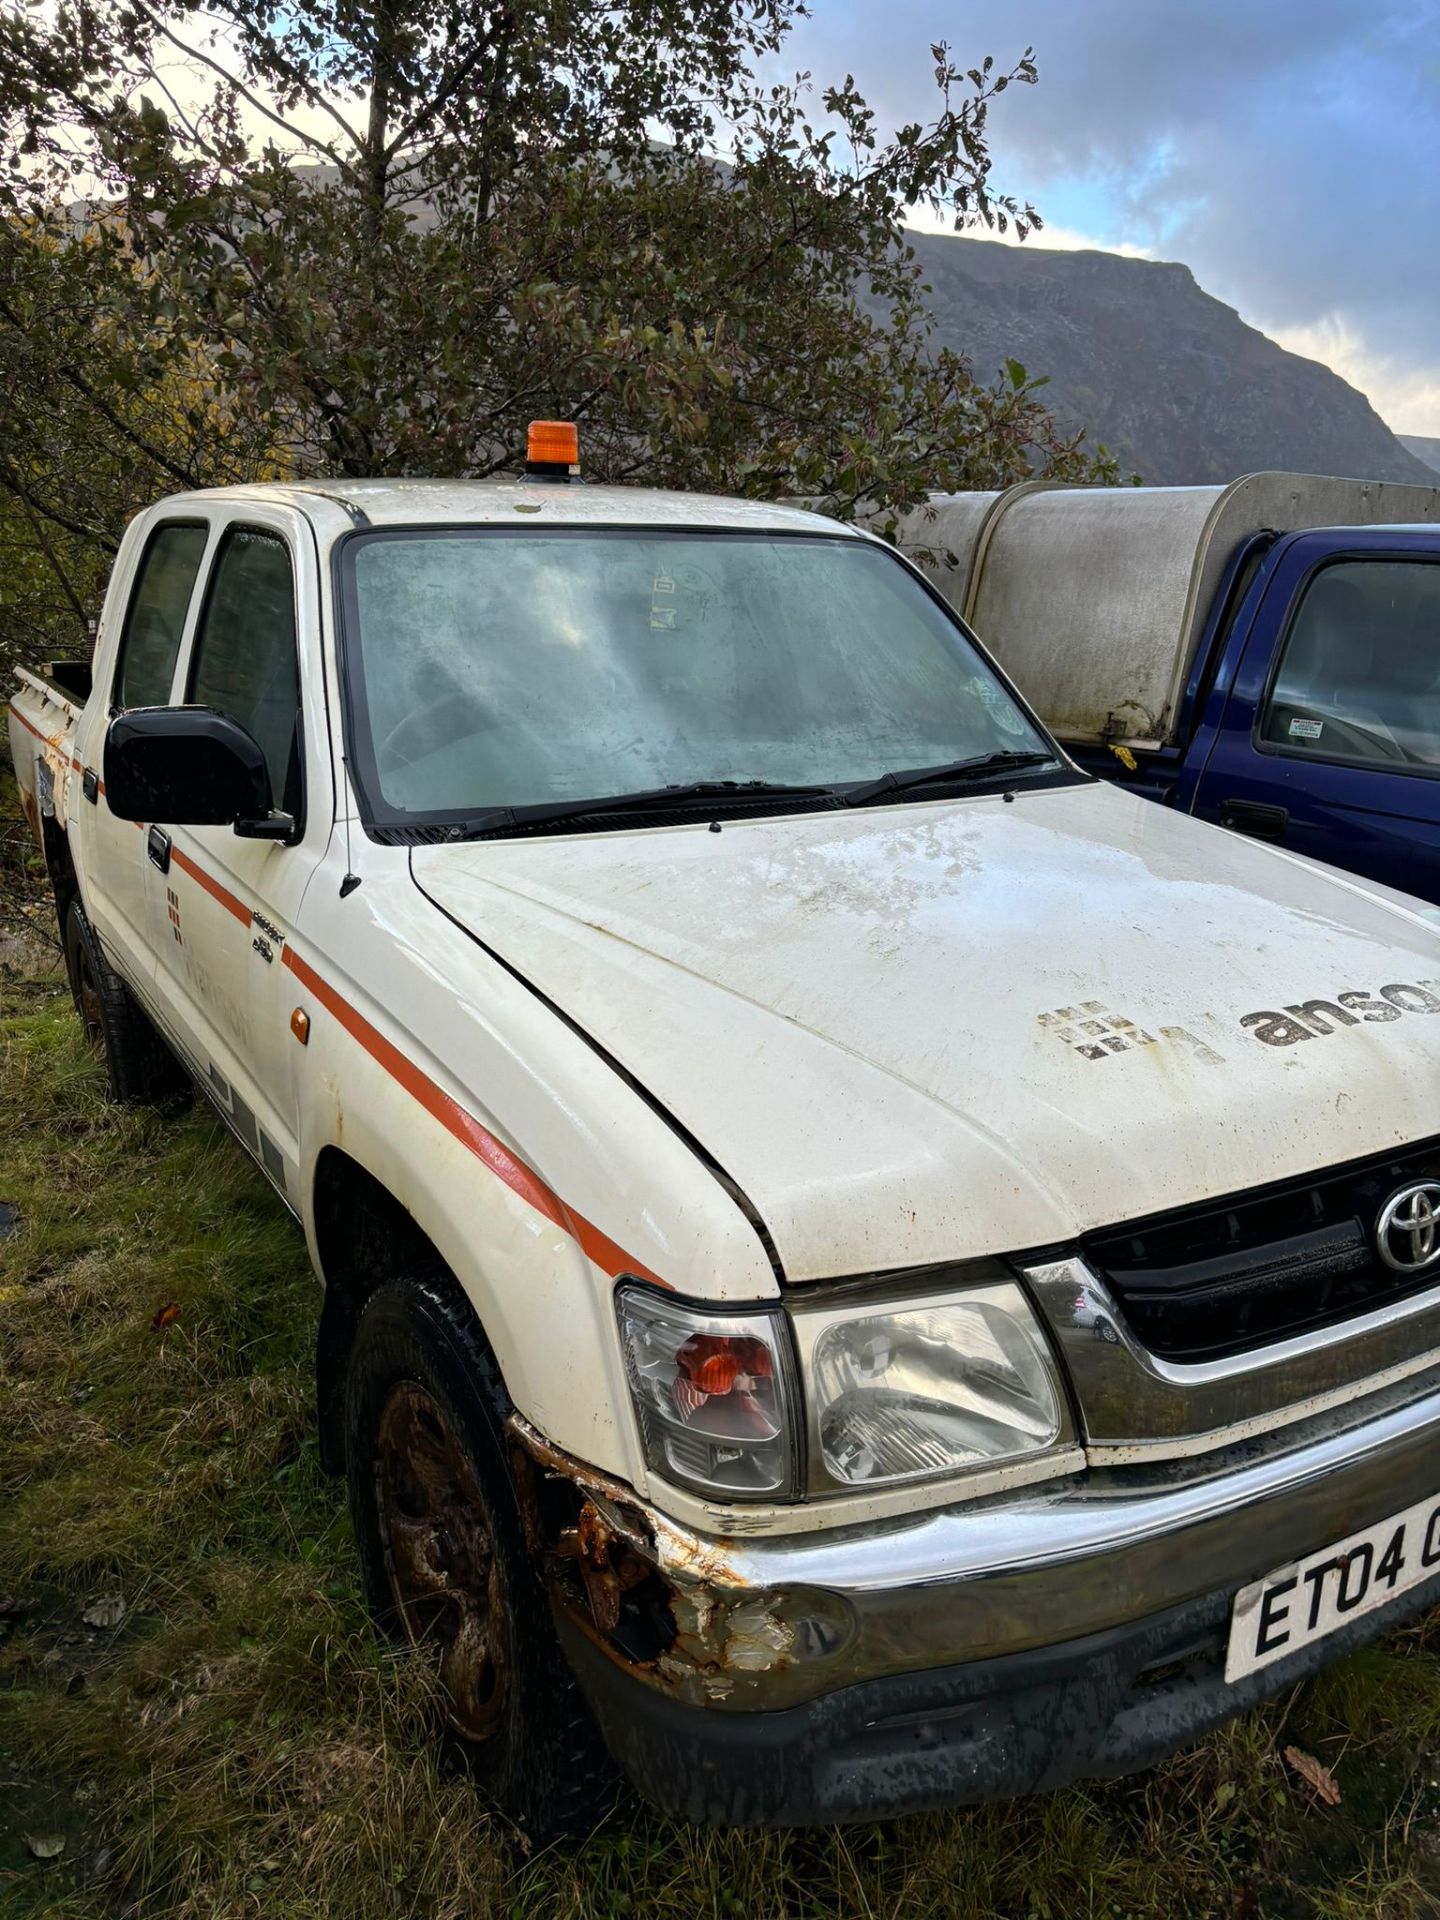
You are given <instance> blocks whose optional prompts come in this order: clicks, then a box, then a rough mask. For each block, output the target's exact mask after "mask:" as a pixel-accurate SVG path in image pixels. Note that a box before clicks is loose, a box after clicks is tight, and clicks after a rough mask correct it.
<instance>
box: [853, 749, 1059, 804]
mask: <svg viewBox="0 0 1440 1920" xmlns="http://www.w3.org/2000/svg"><path fill="white" fill-rule="evenodd" d="M1054 764H1055V755H1054V754H1053V753H1036V752H1019V751H1017V750H1016V749H1013V748H1011V749H1009V750H1007V751H1004V752H1001V753H979V754H975V755H973V756H972V757H971V758H970V759H969V760H949V761H947V762H946V763H945V764H944V765H943V766H939V767H909V768H906V769H904V770H902V771H901V772H899V773H882V774H881V775H880V777H879V779H878V780H867V781H866V782H865V784H864V785H863V786H859V787H851V788H849V789H848V790H847V791H846V792H845V793H844V794H843V795H842V796H841V797H842V799H843V800H844V802H845V805H846V806H847V807H865V806H869V804H870V802H871V801H872V800H886V799H888V798H889V797H890V795H891V794H892V793H907V792H908V791H909V790H910V788H912V787H943V786H948V785H949V784H950V782H951V781H952V780H953V781H954V782H955V783H956V784H957V785H960V784H962V783H963V782H965V781H967V780H983V779H984V778H985V777H986V775H987V774H995V773H1012V772H1014V771H1016V770H1017V769H1018V768H1020V767H1039V766H1045V765H1050V766H1053V765H1054Z"/></svg>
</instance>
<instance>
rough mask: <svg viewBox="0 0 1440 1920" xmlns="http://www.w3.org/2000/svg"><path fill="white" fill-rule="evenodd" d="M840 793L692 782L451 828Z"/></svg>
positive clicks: (471, 833) (498, 813)
mask: <svg viewBox="0 0 1440 1920" xmlns="http://www.w3.org/2000/svg"><path fill="white" fill-rule="evenodd" d="M839 793H840V789H839V788H837V787H827V786H787V785H786V784H785V783H784V782H783V781H776V780H687V781H684V782H682V783H680V784H678V785H676V786H673V787H645V788H643V789H641V791H639V792H638V793H607V794H603V795H601V796H600V797H599V798H598V799H592V800H542V801H538V802H536V803H535V804H533V805H526V806H519V807H491V808H490V809H489V811H488V812H486V813H478V814H476V815H475V817H474V819H472V820H461V821H458V822H457V823H456V824H455V826H454V827H453V828H452V829H451V838H452V839H455V840H470V839H476V838H479V837H481V836H483V835H484V834H487V833H503V832H505V831H506V829H507V828H508V829H511V830H519V829H522V828H525V827H544V826H558V825H560V824H561V823H562V822H564V821H567V820H588V819H589V818H590V817H591V816H592V815H596V814H606V813H663V812H665V811H666V809H667V808H670V807H674V806H684V804H685V803H686V802H687V801H689V800H715V801H721V802H723V801H727V800H728V801H731V802H741V803H743V802H744V801H746V800H763V799H765V798H767V797H768V796H769V795H772V794H773V795H775V796H776V797H777V798H779V799H791V800H819V799H832V798H835V797H837V796H838V795H839Z"/></svg>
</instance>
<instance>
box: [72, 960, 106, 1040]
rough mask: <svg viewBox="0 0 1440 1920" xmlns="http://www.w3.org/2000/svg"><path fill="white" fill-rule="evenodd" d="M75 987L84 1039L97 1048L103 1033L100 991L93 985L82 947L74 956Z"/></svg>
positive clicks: (91, 974) (88, 962)
mask: <svg viewBox="0 0 1440 1920" xmlns="http://www.w3.org/2000/svg"><path fill="white" fill-rule="evenodd" d="M75 986H76V997H77V999H78V1000H79V1002H80V1021H81V1025H82V1026H83V1027H84V1029H85V1038H86V1039H87V1040H88V1041H89V1042H90V1044H91V1045H92V1046H98V1045H99V1044H100V1040H101V1036H102V1033H103V1029H102V1027H101V1025H100V990H99V988H98V987H97V986H96V985H95V975H94V972H93V971H92V970H91V966H90V956H89V954H87V953H86V951H85V949H84V947H81V948H80V950H79V952H78V953H77V954H76V956H75Z"/></svg>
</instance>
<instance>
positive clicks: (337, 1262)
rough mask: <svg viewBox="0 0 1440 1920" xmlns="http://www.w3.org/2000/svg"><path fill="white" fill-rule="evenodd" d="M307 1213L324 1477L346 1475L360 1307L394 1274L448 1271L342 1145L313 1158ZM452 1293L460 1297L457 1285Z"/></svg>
mask: <svg viewBox="0 0 1440 1920" xmlns="http://www.w3.org/2000/svg"><path fill="white" fill-rule="evenodd" d="M312 1208H313V1211H312V1216H311V1219H312V1231H313V1234H314V1251H315V1256H316V1259H317V1261H318V1264H319V1268H320V1277H321V1279H322V1280H323V1281H324V1283H325V1301H324V1305H323V1307H322V1308H321V1312H320V1326H319V1330H318V1332H317V1334H316V1341H315V1400H316V1412H317V1416H318V1420H319V1433H320V1459H321V1463H322V1465H323V1466H324V1468H325V1470H326V1472H327V1473H335V1474H338V1473H343V1472H344V1470H345V1437H344V1436H345V1368H346V1363H347V1361H348V1359H349V1354H350V1343H351V1341H352V1340H353V1339H354V1337H355V1328H356V1326H357V1325H358V1323H359V1319H360V1315H361V1312H362V1311H363V1309H364V1306H365V1302H366V1301H367V1300H368V1299H369V1298H370V1296H371V1294H372V1293H373V1292H374V1291H375V1289H376V1288H377V1287H378V1286H379V1285H380V1284H381V1282H382V1281H384V1280H387V1279H391V1278H393V1277H394V1276H395V1275H396V1274H397V1273H406V1272H419V1271H422V1270H424V1269H426V1268H435V1269H438V1270H443V1271H445V1272H447V1273H448V1272H449V1268H448V1266H447V1264H446V1262H445V1260H444V1258H443V1256H442V1255H441V1253H440V1250H439V1248H438V1247H437V1246H436V1245H435V1242H434V1241H433V1240H432V1239H431V1238H430V1236H429V1234H427V1233H426V1231H425V1229H424V1228H423V1227H422V1226H421V1225H420V1223H419V1221H418V1220H416V1219H415V1217H414V1215H413V1214H411V1213H410V1212H409V1211H408V1209H407V1208H406V1207H405V1206H404V1205H403V1204H402V1203H401V1201H399V1200H397V1199H396V1197H395V1195H394V1194H393V1193H391V1191H390V1189H389V1188H388V1187H387V1186H386V1185H385V1184H384V1182H383V1181H381V1180H380V1179H378V1178H377V1177H376V1175H375V1174H373V1173H371V1171H370V1170H369V1168H368V1167H365V1166H363V1165H362V1164H361V1163H360V1161H358V1160H356V1159H355V1158H354V1157H353V1156H352V1155H351V1154H348V1153H346V1152H345V1150H344V1149H343V1148H341V1147H337V1146H326V1147H323V1148H322V1149H321V1151H320V1153H319V1155H318V1157H317V1159H316V1162H315V1177H314V1185H313V1188H312ZM456 1292H457V1294H460V1295H462V1297H463V1289H462V1288H460V1287H459V1286H458V1284H457V1286H456ZM472 1311H473V1309H472Z"/></svg>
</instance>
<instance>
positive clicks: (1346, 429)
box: [910, 234, 1440, 486]
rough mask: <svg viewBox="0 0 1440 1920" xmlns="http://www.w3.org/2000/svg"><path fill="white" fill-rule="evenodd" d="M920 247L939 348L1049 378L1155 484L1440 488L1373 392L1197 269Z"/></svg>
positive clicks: (968, 244) (987, 243) (1052, 397)
mask: <svg viewBox="0 0 1440 1920" xmlns="http://www.w3.org/2000/svg"><path fill="white" fill-rule="evenodd" d="M910 239H911V241H912V243H913V245H914V247H915V252H916V254H917V256H918V257H919V260H920V262H921V265H922V266H923V268H924V271H925V278H926V279H927V281H928V282H929V283H930V286H931V288H932V293H931V296H930V306H931V310H932V312H933V314H934V316H935V321H936V338H937V341H938V342H940V343H942V344H943V345H945V346H948V347H953V348H955V349H956V350H957V351H958V352H961V353H964V354H966V355H968V356H969V358H970V360H971V361H972V363H973V365H974V367H975V371H976V373H977V375H978V376H980V377H981V378H982V379H988V378H990V377H991V376H992V375H993V374H994V373H995V372H996V371H997V370H998V369H999V368H1000V367H1001V366H1002V365H1003V364H1004V362H1005V360H1006V359H1007V358H1013V359H1016V360H1019V361H1020V362H1021V363H1022V364H1023V365H1024V366H1025V368H1026V369H1027V370H1028V371H1029V372H1030V373H1031V374H1048V375H1049V377H1050V385H1049V388H1048V389H1047V397H1048V400H1049V404H1050V405H1051V406H1052V407H1053V408H1054V410H1055V412H1056V413H1057V414H1058V416H1059V417H1060V419H1061V420H1062V421H1063V422H1065V423H1066V424H1067V425H1070V426H1078V427H1084V428H1085V429H1086V431H1087V433H1088V434H1089V437H1090V440H1091V442H1092V443H1094V442H1097V441H1103V442H1104V444H1105V445H1106V446H1107V447H1109V449H1110V451H1111V452H1112V453H1114V454H1116V455H1118V457H1119V459H1120V464H1121V467H1122V470H1125V471H1129V470H1131V469H1133V470H1134V471H1135V472H1137V473H1139V474H1140V476H1141V477H1142V478H1143V479H1144V480H1146V481H1149V482H1150V483H1151V484H1152V485H1156V486H1165V485H1169V486H1183V485H1196V484H1199V483H1202V482H1205V481H1217V480H1218V481H1226V480H1233V479H1234V478H1235V477H1236V476H1237V475H1238V474H1242V473H1252V472H1255V471H1257V470H1258V469H1262V468H1267V467H1278V468H1284V469H1288V470H1290V471H1293V472H1300V473H1333V474H1343V475H1347V476H1354V477H1358V478H1362V479H1367V480H1410V481H1418V482H1421V483H1424V484H1433V483H1434V477H1435V475H1434V469H1433V468H1432V467H1431V466H1429V465H1427V464H1425V461H1426V458H1427V456H1426V455H1425V454H1423V453H1421V457H1420V458H1418V459H1417V458H1416V454H1417V453H1420V447H1419V445H1418V444H1416V443H1414V442H1412V443H1411V447H1412V450H1411V451H1408V452H1407V450H1406V448H1405V447H1404V446H1402V444H1401V443H1400V441H1399V440H1398V439H1397V438H1396V437H1395V435H1394V434H1393V433H1391V431H1390V429H1389V428H1388V427H1387V426H1386V425H1385V423H1384V421H1383V420H1382V419H1381V418H1380V416H1379V414H1377V413H1376V412H1375V410H1374V408H1373V407H1372V406H1371V405H1370V403H1369V401H1368V400H1367V399H1366V398H1365V396H1364V395H1363V394H1361V393H1357V392H1356V391H1355V389H1354V388H1353V387H1351V386H1347V385H1346V383H1345V381H1343V380H1342V379H1341V378H1340V376H1339V375H1338V374H1336V373H1332V372H1331V371H1330V369H1329V368H1328V367H1323V366H1320V365H1319V364H1318V363H1317V362H1316V361H1314V360H1302V359H1301V358H1300V357H1299V355H1298V354H1293V353H1287V352H1286V351H1285V349H1284V348H1283V347H1280V346H1277V345H1276V344H1275V342H1274V341H1273V340H1269V339H1267V338H1266V337H1265V335H1264V334H1263V333H1259V332H1257V331H1256V329H1255V328H1254V327H1251V326H1247V325H1246V323H1245V322H1244V321H1243V320H1242V319H1241V318H1240V316H1239V314H1238V313H1236V312H1235V310H1234V309H1233V308H1232V307H1227V306H1225V305H1224V304H1223V302H1221V301H1219V300H1216V299H1214V298H1212V297H1211V295H1210V294H1208V293H1206V292H1205V291H1204V289H1203V288H1202V287H1200V286H1198V285H1197V284H1196V281H1195V276H1194V275H1193V274H1192V273H1191V272H1190V269H1189V268H1188V267H1182V266H1176V265H1171V264H1169V263H1165V262H1161V261H1158V260H1131V259H1126V258H1124V257H1122V256H1121V255H1119V254H1113V253H1094V252H1075V253H1067V252H1059V251H1056V250H1055V249H1053V248H1052V249H1047V248H1044V247H1037V246H1035V245H1034V244H1033V243H1032V242H1027V243H1026V244H1025V245H1024V246H1023V247H1011V246H1004V245H1002V244H1001V243H1000V242H998V241H994V240H973V239H970V238H969V237H968V236H965V235H960V234H933V235H931V234H912V235H911V236H910ZM1427 444H1428V445H1429V446H1430V447H1431V448H1432V449H1440V442H1434V441H1432V442H1429V443H1427ZM1433 457H1434V458H1436V459H1437V460H1440V451H1436V452H1435V453H1434V455H1433Z"/></svg>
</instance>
